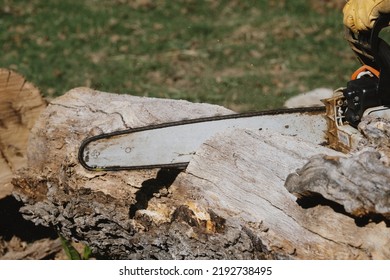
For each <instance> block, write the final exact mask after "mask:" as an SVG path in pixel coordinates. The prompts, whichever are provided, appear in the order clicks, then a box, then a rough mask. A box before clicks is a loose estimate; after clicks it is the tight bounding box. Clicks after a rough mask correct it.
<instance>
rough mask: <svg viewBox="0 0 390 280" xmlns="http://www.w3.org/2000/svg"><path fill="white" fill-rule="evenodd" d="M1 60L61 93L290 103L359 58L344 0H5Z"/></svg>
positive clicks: (234, 104)
mask: <svg viewBox="0 0 390 280" xmlns="http://www.w3.org/2000/svg"><path fill="white" fill-rule="evenodd" d="M0 3H1V6H0V30H1V32H0V42H1V44H0V47H1V56H0V67H2V68H10V69H13V70H15V71H17V72H19V73H21V74H22V75H24V76H25V77H26V79H27V80H28V81H31V82H32V83H34V84H35V85H36V86H37V87H39V88H40V90H41V92H42V94H43V95H44V96H45V97H47V98H48V99H51V98H53V97H56V96H59V95H61V94H64V93H65V92H67V91H68V90H70V89H72V88H75V87H79V86H86V87H91V88H94V89H97V90H101V91H107V92H115V93H123V94H132V95H139V96H148V97H161V98H174V99H186V100H189V101H194V102H208V103H213V104H220V105H223V106H225V107H228V108H231V109H233V110H235V111H238V112H244V111H250V110H260V109H270V108H275V107H280V106H282V105H283V102H284V101H285V100H286V99H287V98H289V97H292V96H294V95H296V94H299V93H303V92H307V91H310V90H312V89H314V88H318V87H326V88H331V89H336V88H338V87H341V86H345V85H346V82H347V81H348V80H349V77H350V74H351V73H352V72H353V71H354V69H355V68H357V67H358V66H359V63H358V62H357V60H356V59H355V57H354V55H353V53H352V51H351V50H350V48H349V46H348V43H347V42H346V41H345V40H344V37H343V36H344V35H343V33H344V30H343V23H342V7H343V5H344V3H345V1H344V0H294V1H288V0H270V1H265V0H246V1H242V0H230V1H228V0H175V1H174V0H111V1H109V0H85V1H79V0H63V1H56V0H0Z"/></svg>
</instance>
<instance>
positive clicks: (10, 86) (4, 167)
mask: <svg viewBox="0 0 390 280" xmlns="http://www.w3.org/2000/svg"><path fill="white" fill-rule="evenodd" d="M45 107H46V102H45V101H44V100H43V98H42V97H41V95H40V93H39V90H38V89H37V88H36V87H35V86H34V85H32V84H31V83H29V82H27V81H26V80H25V79H24V78H23V77H22V76H21V75H19V74H18V73H15V72H13V71H11V70H7V69H0V199H1V198H3V197H5V196H7V195H10V194H11V191H12V184H11V179H12V176H13V173H14V172H15V171H17V170H18V169H20V168H23V167H26V163H27V160H26V151H27V141H28V136H29V133H30V130H31V128H32V126H33V125H34V123H35V120H36V119H37V118H38V116H39V114H40V113H41V112H42V110H43V109H44V108H45Z"/></svg>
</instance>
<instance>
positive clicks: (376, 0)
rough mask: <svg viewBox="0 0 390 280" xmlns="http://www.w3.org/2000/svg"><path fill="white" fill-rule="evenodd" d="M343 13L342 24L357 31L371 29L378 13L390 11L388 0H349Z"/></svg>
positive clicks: (389, 1)
mask: <svg viewBox="0 0 390 280" xmlns="http://www.w3.org/2000/svg"><path fill="white" fill-rule="evenodd" d="M343 13H344V24H345V25H346V26H347V27H348V28H349V29H351V30H352V31H353V32H355V33H358V32H359V31H363V30H368V29H371V28H372V27H373V26H374V23H375V20H376V19H377V18H378V16H379V14H380V13H383V14H387V13H390V0H349V1H348V2H347V4H345V6H344V10H343Z"/></svg>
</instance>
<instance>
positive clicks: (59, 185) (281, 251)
mask: <svg viewBox="0 0 390 280" xmlns="http://www.w3.org/2000/svg"><path fill="white" fill-rule="evenodd" d="M227 113H231V112H230V111H229V110H227V109H224V108H221V107H218V106H212V105H207V104H193V103H189V102H185V101H173V100H162V99H150V98H141V97H133V96H128V95H115V94H107V93H102V92H97V91H93V90H90V89H85V88H80V89H75V90H72V91H70V92H69V93H67V94H66V95H64V96H62V97H60V98H58V99H56V100H53V101H52V102H51V104H50V105H49V106H48V108H47V109H46V110H45V111H44V112H43V114H42V115H41V117H40V119H39V120H38V121H37V123H36V125H35V127H34V128H33V130H32V134H31V137H30V142H29V147H30V148H29V153H28V166H27V168H26V169H24V170H23V171H20V172H18V174H17V175H16V176H15V177H14V179H13V184H14V186H15V191H14V195H15V196H16V197H17V198H19V199H21V200H22V201H23V202H24V203H25V206H24V207H23V208H22V211H23V213H24V216H25V218H26V219H29V220H32V221H34V222H35V223H37V224H43V225H49V226H54V227H56V228H57V229H58V230H59V231H60V232H61V234H63V235H64V236H65V237H67V238H72V239H74V240H78V241H82V242H83V243H85V244H88V245H89V246H90V247H91V248H92V249H93V250H94V252H95V253H97V254H101V255H102V256H103V257H106V258H115V259H155V258H157V259H213V258H216V259H255V258H276V259H284V258H287V259H371V258H376V259H383V258H389V257H390V246H389V245H390V244H389V240H390V239H389V233H390V232H389V229H388V228H387V226H386V224H385V222H378V223H367V224H365V225H364V226H362V225H357V223H356V219H354V218H353V217H351V216H350V215H347V214H346V213H345V212H343V211H338V210H337V209H336V208H335V207H333V208H332V205H314V206H313V207H310V208H307V207H306V206H307V205H304V206H305V207H302V206H301V205H302V204H301V205H299V203H297V202H299V201H297V199H296V197H295V196H294V195H292V194H291V193H289V192H288V190H287V189H286V188H285V187H284V183H285V179H286V178H287V177H288V175H289V174H291V173H293V172H295V171H296V170H297V169H298V168H300V167H301V166H303V165H304V164H305V163H306V162H307V161H308V160H309V158H311V157H313V156H315V155H317V154H319V153H323V154H325V155H327V156H328V157H330V156H331V157H337V158H341V157H343V156H344V155H342V154H340V153H338V152H335V151H333V150H330V149H327V148H325V147H321V146H316V145H313V144H309V143H307V142H305V141H304V140H300V139H299V138H298V137H291V136H283V135H279V134H274V133H271V132H265V131H254V130H242V129H241V130H240V129H238V130H233V131H229V132H225V133H220V134H218V135H215V136H214V137H213V138H212V139H209V140H208V141H206V142H205V143H204V144H203V145H202V147H201V148H200V150H199V151H198V152H197V154H196V155H195V156H194V158H193V160H192V161H191V163H190V165H189V166H188V168H187V169H186V171H185V172H180V171H178V170H144V171H131V172H130V171H118V172H90V171H87V170H85V169H83V168H82V166H80V164H79V163H78V161H77V152H78V147H79V145H80V143H81V141H82V140H83V139H84V138H85V137H87V136H92V135H96V134H99V133H102V132H111V131H114V130H119V129H125V128H130V127H136V126H141V125H148V124H157V123H160V122H167V121H174V120H181V119H185V118H195V117H201V116H211V115H217V114H227ZM335 210H336V211H335Z"/></svg>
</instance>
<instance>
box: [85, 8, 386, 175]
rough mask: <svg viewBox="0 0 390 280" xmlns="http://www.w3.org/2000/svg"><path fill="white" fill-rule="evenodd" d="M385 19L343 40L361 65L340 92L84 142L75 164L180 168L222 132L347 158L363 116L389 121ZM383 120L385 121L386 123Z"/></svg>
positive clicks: (110, 168) (106, 167)
mask: <svg viewBox="0 0 390 280" xmlns="http://www.w3.org/2000/svg"><path fill="white" fill-rule="evenodd" d="M389 22H390V15H381V16H380V17H379V18H378V20H377V21H376V24H375V26H374V27H373V29H372V30H370V31H367V32H361V33H359V34H354V33H353V32H352V31H350V30H348V29H346V32H345V33H346V34H345V37H346V39H347V40H348V42H349V43H350V45H351V48H352V50H353V51H354V53H355V54H356V56H357V57H358V59H359V60H360V62H361V63H362V65H363V66H362V67H361V68H359V69H358V70H357V71H356V72H355V73H354V74H353V75H352V79H351V81H349V82H348V83H347V86H346V87H345V88H340V89H338V90H336V91H335V92H334V94H333V96H332V97H331V98H328V99H325V100H322V101H323V103H324V105H325V106H324V107H305V108H292V109H279V110H268V111H261V112H254V113H253V112H252V113H241V114H230V115H222V116H213V117H205V118H198V119H191V120H182V121H176V122H169V123H162V124H157V125H150V126H144V127H136V128H131V129H126V130H121V131H115V132H111V133H104V134H100V135H96V136H92V137H89V138H87V139H85V140H84V141H83V142H82V144H81V146H80V149H79V154H78V158H79V162H80V164H81V165H82V166H83V167H84V168H86V169H88V170H91V171H115V170H133V169H149V168H186V166H187V165H188V163H189V162H190V160H191V158H192V157H193V155H194V154H195V153H196V151H197V150H198V149H199V147H200V146H201V145H202V143H204V142H205V141H206V140H207V139H209V138H211V137H212V136H213V135H215V134H217V133H220V132H223V131H225V130H228V129H235V128H243V129H256V130H262V131H267V130H268V131H273V132H277V133H281V134H283V135H289V136H291V137H297V138H300V139H303V140H305V141H308V142H311V143H314V144H318V145H327V146H329V147H330V148H333V149H335V150H339V151H342V152H345V153H348V152H349V151H350V150H351V149H353V148H354V147H355V146H356V145H357V143H358V142H359V139H361V137H362V135H361V134H360V132H359V130H358V129H357V126H358V124H359V122H360V121H361V119H362V118H363V117H364V116H367V115H375V116H379V117H384V118H388V119H390V109H389V107H388V106H389V105H390V47H389V45H388V44H387V43H386V42H385V41H384V40H382V39H381V38H380V37H379V33H380V31H381V30H382V29H383V28H385V27H386V26H388V24H389ZM386 115H389V116H388V117H386Z"/></svg>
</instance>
